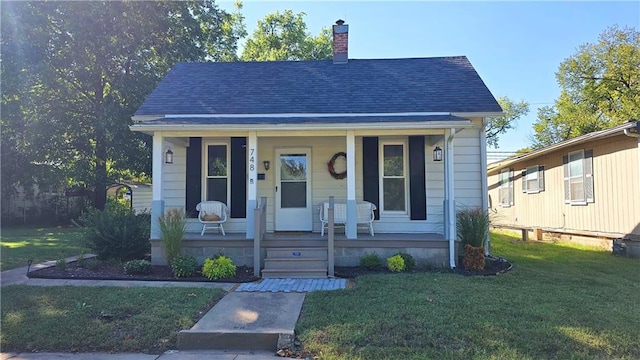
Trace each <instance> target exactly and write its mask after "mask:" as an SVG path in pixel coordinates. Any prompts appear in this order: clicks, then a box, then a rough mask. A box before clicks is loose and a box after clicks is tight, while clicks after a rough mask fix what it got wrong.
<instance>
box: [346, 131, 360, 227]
mask: <svg viewBox="0 0 640 360" xmlns="http://www.w3.org/2000/svg"><path fill="white" fill-rule="evenodd" d="M357 217H358V211H357V205H356V136H355V132H354V131H353V130H348V131H347V225H346V230H345V232H346V235H347V239H357V238H358V228H357Z"/></svg>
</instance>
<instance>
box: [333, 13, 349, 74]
mask: <svg viewBox="0 0 640 360" xmlns="http://www.w3.org/2000/svg"><path fill="white" fill-rule="evenodd" d="M348 59H349V25H346V24H345V23H344V20H338V21H336V24H335V25H333V63H334V64H346V63H347V61H348Z"/></svg>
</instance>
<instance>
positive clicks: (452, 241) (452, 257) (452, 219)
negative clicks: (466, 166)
mask: <svg viewBox="0 0 640 360" xmlns="http://www.w3.org/2000/svg"><path fill="white" fill-rule="evenodd" d="M455 136H456V129H450V130H449V137H448V138H447V151H446V153H445V156H446V163H445V165H446V169H447V173H446V176H445V179H446V181H445V186H446V189H447V191H446V193H447V202H448V204H447V213H448V214H447V221H448V224H447V227H448V228H449V231H448V234H449V267H451V269H455V268H456V254H455V246H456V238H457V235H456V209H455V202H454V199H453V196H454V195H453V191H454V187H453V181H454V178H453V175H454V166H453V165H454V164H453V138H454V137H455Z"/></svg>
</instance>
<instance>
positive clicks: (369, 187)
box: [362, 137, 380, 220]
mask: <svg viewBox="0 0 640 360" xmlns="http://www.w3.org/2000/svg"><path fill="white" fill-rule="evenodd" d="M362 175H363V176H362V188H363V197H364V200H365V201H369V202H371V203H373V204H374V205H375V206H376V208H377V209H376V210H375V217H376V220H378V219H380V178H379V169H378V138H377V137H363V138H362Z"/></svg>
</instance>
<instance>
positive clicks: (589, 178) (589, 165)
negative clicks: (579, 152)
mask: <svg viewBox="0 0 640 360" xmlns="http://www.w3.org/2000/svg"><path fill="white" fill-rule="evenodd" d="M584 194H585V199H586V200H587V202H589V203H592V202H595V199H594V194H593V150H585V151H584Z"/></svg>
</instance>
